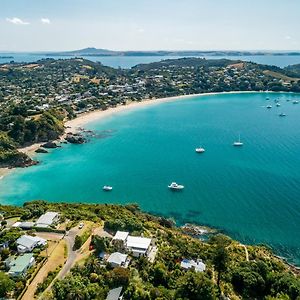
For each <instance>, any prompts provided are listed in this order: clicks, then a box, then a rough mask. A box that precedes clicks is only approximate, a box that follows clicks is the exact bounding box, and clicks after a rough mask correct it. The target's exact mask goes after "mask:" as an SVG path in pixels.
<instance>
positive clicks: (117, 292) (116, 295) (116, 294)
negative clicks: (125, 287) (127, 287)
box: [106, 286, 122, 300]
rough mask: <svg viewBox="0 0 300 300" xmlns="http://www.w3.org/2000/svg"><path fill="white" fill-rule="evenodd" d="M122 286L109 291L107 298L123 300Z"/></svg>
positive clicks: (109, 299)
mask: <svg viewBox="0 0 300 300" xmlns="http://www.w3.org/2000/svg"><path fill="white" fill-rule="evenodd" d="M121 293H122V287H121V286H120V287H118V288H115V289H112V290H110V291H109V292H108V295H107V297H106V300H121V299H122V297H121Z"/></svg>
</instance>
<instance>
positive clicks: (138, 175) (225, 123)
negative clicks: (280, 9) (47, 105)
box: [0, 93, 300, 264]
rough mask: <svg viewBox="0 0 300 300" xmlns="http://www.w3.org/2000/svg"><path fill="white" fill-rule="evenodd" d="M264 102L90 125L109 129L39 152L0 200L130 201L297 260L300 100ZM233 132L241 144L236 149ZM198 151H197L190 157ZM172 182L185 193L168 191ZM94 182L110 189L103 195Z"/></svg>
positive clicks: (203, 106) (182, 104) (235, 99)
mask: <svg viewBox="0 0 300 300" xmlns="http://www.w3.org/2000/svg"><path fill="white" fill-rule="evenodd" d="M268 96H269V97H270V101H267V100H266V97H267V94H265V93H254V94H252V93H251V94H221V95H212V96H201V97H194V98H190V99H186V100H179V101H174V102H168V103H162V104H157V105H153V106H148V107H143V108H134V109H133V110H131V111H126V112H122V113H120V114H118V116H117V117H116V116H111V117H109V118H107V119H105V120H102V121H98V122H93V123H90V124H88V125H87V126H86V127H87V128H89V129H92V130H95V131H97V132H102V131H103V130H111V132H110V134H109V135H108V136H106V137H105V138H99V139H97V138H95V139H92V140H91V141H90V142H89V143H87V144H84V145H63V148H62V149H56V150H53V151H52V153H51V154H48V155H43V154H39V155H38V159H40V160H41V164H40V165H38V166H34V167H31V168H28V169H23V170H17V171H15V172H12V173H11V174H10V175H8V176H7V177H5V178H4V179H2V180H1V181H0V200H1V203H9V204H22V203H23V202H24V201H28V200H32V199H45V200H49V201H66V202H96V203H133V202H134V203H138V204H139V205H140V206H141V208H142V209H144V210H146V211H149V212H152V213H156V214H162V215H165V216H171V217H173V218H175V219H176V221H177V222H178V223H179V224H182V223H185V222H197V223H200V224H206V225H209V226H213V227H216V228H219V229H221V230H223V231H224V232H225V233H227V234H229V235H230V236H232V237H233V238H236V239H239V240H240V241H242V242H245V243H267V244H269V245H271V246H272V247H273V248H274V249H275V251H276V252H277V253H278V254H279V255H283V256H286V257H287V258H288V259H289V260H290V261H291V262H294V263H297V264H300V235H299V232H300V156H299V153H300V139H299V134H300V130H299V117H300V104H299V105H295V104H292V101H289V102H287V101H286V100H287V99H300V95H293V94H284V93H281V94H273V93H272V94H269V95H268ZM274 99H280V103H281V107H280V108H277V107H275V105H274V102H273V100H274ZM268 102H270V103H271V104H272V105H273V108H272V109H269V110H268V109H267V108H266V105H267V103H268ZM281 112H285V113H286V114H287V116H286V117H279V116H278V114H279V113H281ZM239 133H240V134H241V138H242V141H243V142H244V146H243V147H241V148H235V147H233V146H232V143H233V141H234V140H236V139H237V138H238V134H239ZM198 146H203V147H205V148H206V152H205V153H204V154H197V153H195V147H198ZM172 181H177V182H178V183H181V184H184V185H185V189H184V190H183V191H182V192H172V191H170V190H169V189H168V188H167V185H168V184H169V183H170V182H172ZM103 185H112V186H113V187H114V189H113V191H112V192H106V193H105V192H103V191H102V186H103Z"/></svg>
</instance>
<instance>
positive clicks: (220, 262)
mask: <svg viewBox="0 0 300 300" xmlns="http://www.w3.org/2000/svg"><path fill="white" fill-rule="evenodd" d="M228 262H229V256H228V251H227V249H226V248H225V245H224V244H221V245H218V246H217V248H216V249H215V253H214V256H213V264H214V267H215V269H216V271H217V272H218V278H217V285H218V287H219V291H221V288H220V282H221V276H222V274H223V273H224V272H225V271H226V270H227V265H228Z"/></svg>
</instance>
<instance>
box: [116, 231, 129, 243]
mask: <svg viewBox="0 0 300 300" xmlns="http://www.w3.org/2000/svg"><path fill="white" fill-rule="evenodd" d="M128 235H129V232H127V231H117V232H116V234H115V236H114V237H113V240H121V241H125V240H126V239H127V237H128Z"/></svg>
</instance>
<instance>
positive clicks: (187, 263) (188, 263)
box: [180, 259, 206, 272]
mask: <svg viewBox="0 0 300 300" xmlns="http://www.w3.org/2000/svg"><path fill="white" fill-rule="evenodd" d="M180 266H181V268H183V269H185V270H189V269H192V268H194V269H195V271H196V272H204V271H205V269H206V266H205V264H204V263H203V262H202V260H201V259H197V261H194V260H193V259H192V260H189V259H183V260H182V261H181V263H180Z"/></svg>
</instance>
